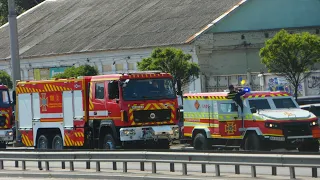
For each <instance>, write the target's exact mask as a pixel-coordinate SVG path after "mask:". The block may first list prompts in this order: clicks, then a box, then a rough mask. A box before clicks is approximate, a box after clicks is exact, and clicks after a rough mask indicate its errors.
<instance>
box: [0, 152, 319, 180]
mask: <svg viewBox="0 0 320 180" xmlns="http://www.w3.org/2000/svg"><path fill="white" fill-rule="evenodd" d="M4 161H15V162H16V167H18V165H17V164H18V163H17V162H18V161H21V162H22V170H26V162H27V161H35V162H38V168H39V169H41V170H42V165H41V161H44V162H45V169H46V170H49V169H50V166H49V165H50V162H61V163H62V164H61V165H62V169H65V162H69V163H70V171H74V169H75V168H74V162H86V164H87V166H86V167H87V169H90V162H95V163H96V171H97V172H98V171H100V169H101V168H100V163H101V162H112V163H113V170H116V169H117V162H122V163H123V172H127V171H128V166H127V164H128V163H129V162H140V170H141V171H144V170H145V168H144V164H145V163H151V164H152V173H156V172H157V168H156V167H157V166H156V165H157V163H168V164H170V171H171V172H174V165H175V164H182V175H187V174H188V170H187V165H188V164H199V165H201V167H202V173H206V165H215V175H216V176H220V172H221V171H220V166H221V165H234V166H235V173H236V174H240V166H251V177H256V176H257V173H256V167H257V166H270V167H271V168H272V175H277V167H288V168H289V170H290V178H291V179H294V178H296V175H295V168H297V167H306V168H311V169H312V174H311V176H312V177H317V176H318V175H317V168H319V167H320V163H319V162H320V156H319V155H298V154H294V155H293V154H292V155H291V154H234V153H200V152H149V151H104V152H95V151H87V152H86V151H75V152H66V151H62V152H60V151H57V152H52V151H51V152H41V151H38V152H21V151H20V152H19V153H17V152H14V151H12V152H11V151H0V169H4Z"/></svg>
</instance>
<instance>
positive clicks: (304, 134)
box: [183, 91, 320, 152]
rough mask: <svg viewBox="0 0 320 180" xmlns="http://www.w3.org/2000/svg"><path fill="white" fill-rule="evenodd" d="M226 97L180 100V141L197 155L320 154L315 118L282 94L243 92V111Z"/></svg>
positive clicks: (214, 95)
mask: <svg viewBox="0 0 320 180" xmlns="http://www.w3.org/2000/svg"><path fill="white" fill-rule="evenodd" d="M227 96H228V92H212V93H187V94H184V128H183V133H184V137H185V138H188V140H189V143H190V144H192V146H193V147H194V148H195V149H202V150H205V149H211V148H212V147H213V148H232V149H233V148H237V149H238V148H239V149H240V148H241V149H244V150H257V151H263V150H271V149H280V148H285V149H296V148H298V149H299V151H310V152H318V151H319V142H318V138H320V127H319V124H318V118H317V117H316V116H315V115H314V114H312V113H310V112H309V111H306V110H303V109H300V108H299V106H298V104H297V103H296V101H295V100H294V99H293V97H292V96H290V95H289V94H288V93H286V92H263V91H256V92H253V91H252V92H247V93H246V94H245V95H243V96H242V102H243V110H242V109H241V108H240V107H239V106H238V105H237V103H235V102H234V101H233V100H232V99H228V98H227Z"/></svg>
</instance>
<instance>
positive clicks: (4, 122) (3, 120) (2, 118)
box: [0, 116, 6, 127]
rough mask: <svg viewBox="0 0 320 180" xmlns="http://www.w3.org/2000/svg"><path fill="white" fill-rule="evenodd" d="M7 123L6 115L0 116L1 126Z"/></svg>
mask: <svg viewBox="0 0 320 180" xmlns="http://www.w3.org/2000/svg"><path fill="white" fill-rule="evenodd" d="M5 125H6V117H4V116H0V126H1V127H2V126H5Z"/></svg>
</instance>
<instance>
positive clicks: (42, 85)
mask: <svg viewBox="0 0 320 180" xmlns="http://www.w3.org/2000/svg"><path fill="white" fill-rule="evenodd" d="M17 105H18V111H17V112H18V113H17V114H18V119H19V121H20V126H19V130H20V132H21V134H22V142H23V144H24V145H26V146H35V147H36V148H38V149H62V148H100V149H114V148H116V147H121V146H122V147H123V146H129V145H133V146H132V147H138V148H141V146H140V145H151V144H152V145H151V146H150V147H152V148H169V143H170V142H171V140H172V139H174V138H175V137H176V136H177V137H178V132H179V130H178V126H177V122H178V116H177V112H178V108H177V107H178V104H177V97H176V95H175V90H174V85H173V79H172V76H171V75H170V74H167V73H156V72H137V73H130V74H129V73H128V74H108V75H98V76H85V77H79V78H77V79H75V78H71V79H55V80H41V81H20V82H18V84H17Z"/></svg>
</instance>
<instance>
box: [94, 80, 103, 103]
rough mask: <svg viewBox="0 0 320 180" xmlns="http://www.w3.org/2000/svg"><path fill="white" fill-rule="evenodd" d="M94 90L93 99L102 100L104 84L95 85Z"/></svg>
mask: <svg viewBox="0 0 320 180" xmlns="http://www.w3.org/2000/svg"><path fill="white" fill-rule="evenodd" d="M95 89H96V92H95V99H104V83H96V84H95Z"/></svg>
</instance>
